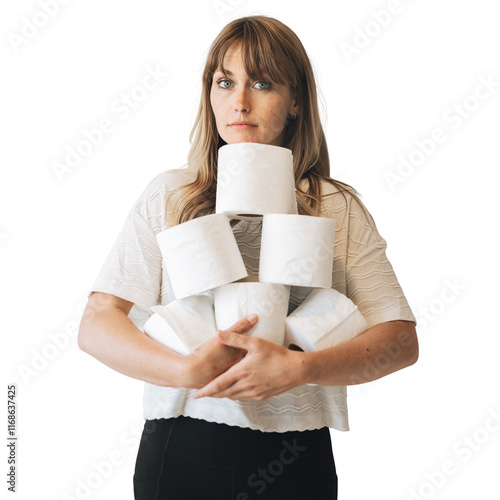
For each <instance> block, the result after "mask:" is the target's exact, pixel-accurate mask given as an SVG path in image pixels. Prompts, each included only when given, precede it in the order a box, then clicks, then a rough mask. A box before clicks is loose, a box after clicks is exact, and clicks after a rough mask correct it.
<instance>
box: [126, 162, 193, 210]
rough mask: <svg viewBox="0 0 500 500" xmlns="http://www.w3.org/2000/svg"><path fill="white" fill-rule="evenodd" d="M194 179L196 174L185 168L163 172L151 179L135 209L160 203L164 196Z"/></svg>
mask: <svg viewBox="0 0 500 500" xmlns="http://www.w3.org/2000/svg"><path fill="white" fill-rule="evenodd" d="M195 177H196V173H195V172H193V171H192V170H189V169H187V168H174V169H170V170H165V171H163V172H160V173H159V174H157V175H156V176H155V177H153V179H151V180H150V181H149V182H148V184H147V185H146V187H145V188H144V189H143V191H142V193H141V194H140V196H139V198H138V199H137V201H136V204H135V208H138V207H139V206H141V205H144V204H152V203H162V202H163V199H164V198H165V196H167V195H169V194H170V193H171V192H172V191H174V190H175V189H176V188H178V187H180V186H183V185H185V184H187V183H189V182H191V181H193V180H194V179H195Z"/></svg>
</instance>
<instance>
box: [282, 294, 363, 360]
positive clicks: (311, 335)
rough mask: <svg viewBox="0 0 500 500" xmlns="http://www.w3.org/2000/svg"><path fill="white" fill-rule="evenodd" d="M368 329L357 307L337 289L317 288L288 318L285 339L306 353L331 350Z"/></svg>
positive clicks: (285, 343) (287, 344)
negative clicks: (330, 348) (329, 348)
mask: <svg viewBox="0 0 500 500" xmlns="http://www.w3.org/2000/svg"><path fill="white" fill-rule="evenodd" d="M367 329H368V324H367V323H366V321H365V319H364V318H363V316H362V314H361V313H360V312H359V310H358V308H357V306H356V305H355V304H354V302H352V300H350V299H349V298H347V297H346V296H345V295H343V294H341V293H340V292H338V291H337V290H334V289H333V288H330V289H320V288H316V289H314V290H313V291H312V292H311V293H310V294H309V295H308V296H307V298H306V299H305V300H304V302H302V304H300V305H299V307H297V309H295V311H293V312H292V313H291V314H290V315H289V316H288V317H287V318H286V319H285V331H286V333H285V342H284V345H285V346H286V347H288V346H289V345H290V344H295V345H297V346H299V347H300V348H301V349H303V350H304V351H306V352H310V351H319V350H321V349H327V348H328V347H333V346H334V345H337V344H340V343H341V342H344V341H347V340H350V339H352V338H354V337H356V336H357V335H359V334H360V333H363V332H364V331H366V330H367Z"/></svg>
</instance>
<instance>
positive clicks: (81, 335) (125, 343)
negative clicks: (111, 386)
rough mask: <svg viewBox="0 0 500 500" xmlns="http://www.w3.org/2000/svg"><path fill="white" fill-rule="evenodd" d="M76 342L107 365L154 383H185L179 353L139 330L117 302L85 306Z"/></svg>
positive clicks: (181, 358) (176, 385)
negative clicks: (115, 304)
mask: <svg viewBox="0 0 500 500" xmlns="http://www.w3.org/2000/svg"><path fill="white" fill-rule="evenodd" d="M78 345H79V347H80V349H82V350H83V351H84V352H86V353H88V354H90V355H91V356H93V357H94V358H96V359H98V360H99V361H101V362H102V363H104V364H105V365H107V366H109V367H110V368H112V369H114V370H116V371H118V372H120V373H123V374H124V375H128V376H129V377H132V378H135V379H139V380H143V381H145V382H149V383H151V384H155V385H161V386H169V387H182V386H184V384H185V383H186V370H185V368H186V365H185V361H184V360H183V356H181V355H179V354H176V353H174V351H172V350H170V349H168V348H167V347H165V346H164V345H162V344H160V343H159V342H156V341H155V340H154V339H152V338H151V337H149V336H148V335H146V334H145V333H143V332H141V331H140V330H139V329H138V328H137V327H136V326H135V325H134V324H133V323H132V321H131V320H130V319H129V318H128V316H127V314H126V313H125V312H124V311H123V310H121V309H120V308H119V307H117V306H108V307H103V308H99V307H87V309H86V310H85V312H84V314H83V316H82V321H81V324H80V330H79V332H78Z"/></svg>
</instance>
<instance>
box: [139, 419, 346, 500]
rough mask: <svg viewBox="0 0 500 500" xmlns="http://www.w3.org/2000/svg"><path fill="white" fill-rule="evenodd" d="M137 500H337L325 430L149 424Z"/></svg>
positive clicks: (183, 422)
mask: <svg viewBox="0 0 500 500" xmlns="http://www.w3.org/2000/svg"><path fill="white" fill-rule="evenodd" d="M134 495H135V499H136V500H167V499H168V500H174V499H175V500H180V499H196V500H209V499H213V500H226V499H228V500H250V499H258V500H261V499H268V500H269V499H284V500H293V499H304V500H306V499H307V500H315V499H323V500H326V499H328V500H336V499H337V473H336V469H335V462H334V458H333V453H332V443H331V440H330V431H329V429H328V427H323V428H321V429H315V430H310V431H291V432H262V431H259V430H253V429H249V428H242V427H236V426H229V425H226V424H217V423H213V422H207V421H205V420H200V419H195V418H190V417H184V416H180V417H177V418H168V419H158V420H146V422H145V424H144V430H143V432H142V438H141V442H140V445H139V452H138V455H137V460H136V464H135V473H134Z"/></svg>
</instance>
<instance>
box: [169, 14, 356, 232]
mask: <svg viewBox="0 0 500 500" xmlns="http://www.w3.org/2000/svg"><path fill="white" fill-rule="evenodd" d="M234 43H239V44H241V47H242V56H243V61H244V65H245V70H246V72H247V74H248V76H249V77H250V78H252V79H255V80H259V79H261V78H262V77H263V76H264V75H265V76H266V77H267V79H269V78H270V79H271V80H272V81H273V82H275V83H278V84H286V85H289V88H290V91H291V94H292V95H295V99H296V103H297V104H298V107H299V113H298V116H297V118H296V119H293V120H287V124H286V130H285V140H284V144H283V147H287V148H289V149H291V151H292V154H293V170H294V177H295V187H296V196H297V206H298V212H299V214H302V215H318V214H319V210H320V209H321V199H322V197H324V196H326V195H323V194H322V192H321V180H322V179H323V180H324V181H326V182H328V183H330V184H332V185H334V186H335V187H336V188H337V190H338V191H336V193H334V194H338V193H339V192H340V193H341V194H342V196H344V197H345V194H344V192H345V191H349V192H350V193H351V194H352V195H353V196H355V197H356V198H357V196H356V192H355V191H354V189H353V188H352V187H351V186H349V185H347V184H345V183H343V182H340V181H336V180H334V179H332V178H331V177H330V160H329V156H328V148H327V144H326V139H325V134H324V132H323V127H322V125H321V119H320V115H319V109H318V98H317V92H316V82H315V79H314V73H313V70H312V67H311V63H310V61H309V57H308V56H307V53H306V51H305V49H304V47H303V45H302V43H301V41H300V40H299V38H298V37H297V35H296V34H295V33H294V32H293V31H292V30H291V29H290V28H288V26H286V25H284V24H283V23H282V22H280V21H278V20H277V19H274V18H272V17H267V16H248V17H242V18H240V19H235V20H234V21H232V22H230V23H229V24H227V25H226V26H225V27H224V28H223V30H222V31H221V32H220V33H219V35H218V36H217V38H216V39H215V40H214V42H213V43H212V45H211V47H210V50H209V52H208V56H207V60H206V64H205V68H204V71H203V77H202V95H201V99H200V105H199V108H198V113H197V116H196V119H195V123H194V126H193V129H192V131H191V134H190V137H189V139H190V142H191V148H190V150H189V153H188V158H187V160H188V162H187V164H188V168H189V169H192V170H194V171H195V172H196V178H195V180H193V181H192V182H190V183H188V184H185V185H183V186H180V187H178V188H177V189H175V190H174V192H179V196H176V197H175V198H176V201H175V203H176V206H175V207H174V209H172V210H170V211H169V216H170V217H171V218H172V221H173V222H172V223H173V225H175V224H180V223H182V222H186V221H188V220H190V219H193V218H195V217H200V216H202V215H208V214H211V213H214V212H215V193H216V188H217V158H218V150H219V148H220V147H221V146H223V145H224V144H226V143H225V142H224V141H223V140H222V138H221V137H220V135H219V133H218V131H217V127H216V122H215V116H214V113H213V111H212V107H211V104H210V91H211V86H212V79H213V75H214V73H215V71H217V69H221V68H223V60H224V56H225V54H226V52H227V50H228V49H229V47H230V46H232V45H233V44H234ZM304 179H307V180H308V181H309V182H308V183H307V184H306V185H307V190H306V191H303V190H302V189H301V187H300V184H301V182H302V181H303V180H304ZM174 192H173V193H174ZM173 193H172V194H173ZM330 194H331V193H330Z"/></svg>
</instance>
